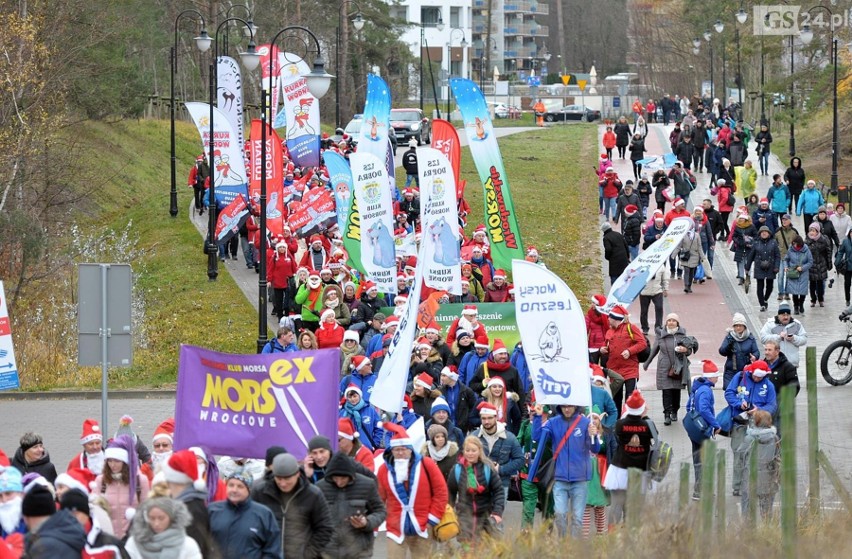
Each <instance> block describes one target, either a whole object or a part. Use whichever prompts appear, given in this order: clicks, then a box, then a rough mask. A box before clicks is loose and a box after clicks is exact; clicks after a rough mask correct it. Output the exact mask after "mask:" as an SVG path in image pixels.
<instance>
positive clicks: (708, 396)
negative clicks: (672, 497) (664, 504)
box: [683, 359, 722, 501]
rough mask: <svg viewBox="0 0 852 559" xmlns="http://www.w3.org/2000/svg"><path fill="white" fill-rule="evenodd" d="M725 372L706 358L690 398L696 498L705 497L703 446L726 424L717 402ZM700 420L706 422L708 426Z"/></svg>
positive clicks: (688, 413)
mask: <svg viewBox="0 0 852 559" xmlns="http://www.w3.org/2000/svg"><path fill="white" fill-rule="evenodd" d="M720 376H722V373H720V372H719V368H718V367H717V366H716V364H715V363H713V362H712V361H710V360H709V359H705V360H704V361H702V367H701V374H700V375H699V376H698V377H697V378H696V379H695V380H693V381H692V392H691V394H690V395H689V399H688V400H687V401H686V416H685V417H684V418H683V427H684V429H686V434H687V436H689V442H690V443H691V444H692V468H693V470H694V471H695V484H694V485H693V486H692V500H693V501H697V500H699V499H700V498H701V471H702V465H701V447H702V446H703V445H704V441H706V440H707V439H710V438H714V437H715V436H716V435H717V434H718V433H719V431H721V428H722V426H721V425H720V424H719V422H718V421H717V420H716V402H715V397H714V396H713V387H714V386H716V382H718V380H719V377H720ZM699 422H703V423H704V424H705V426H704V428H702V427H701V426H700V425H699Z"/></svg>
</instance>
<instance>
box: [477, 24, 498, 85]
mask: <svg viewBox="0 0 852 559" xmlns="http://www.w3.org/2000/svg"><path fill="white" fill-rule="evenodd" d="M488 40H489V43H488V44H490V45H492V46H491V52H492V53H493V54H497V40H496V39H494V38H493V37H490V38H489V39H488ZM488 44H485V43H483V45H482V49H481V50H480V51H479V89H480V90H482V86H483V83H484V79H485V70H486V68H485V49H486V48H488Z"/></svg>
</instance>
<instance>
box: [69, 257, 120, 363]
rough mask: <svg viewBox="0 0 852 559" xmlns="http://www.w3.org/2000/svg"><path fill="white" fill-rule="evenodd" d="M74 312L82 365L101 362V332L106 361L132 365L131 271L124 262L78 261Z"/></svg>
mask: <svg viewBox="0 0 852 559" xmlns="http://www.w3.org/2000/svg"><path fill="white" fill-rule="evenodd" d="M78 275H79V278H78V287H77V295H78V297H79V298H78V301H79V302H80V303H79V308H78V311H77V326H78V352H77V353H78V355H77V363H78V364H79V365H82V366H94V365H101V364H103V359H102V357H103V353H102V350H103V348H102V347H101V345H102V341H103V337H104V336H103V334H105V337H106V347H107V355H106V364H107V365H109V366H113V367H129V366H131V365H132V364H133V344H132V341H131V320H130V303H131V297H132V295H131V293H132V279H133V278H132V271H131V269H130V266H129V265H127V264H80V266H79V268H78Z"/></svg>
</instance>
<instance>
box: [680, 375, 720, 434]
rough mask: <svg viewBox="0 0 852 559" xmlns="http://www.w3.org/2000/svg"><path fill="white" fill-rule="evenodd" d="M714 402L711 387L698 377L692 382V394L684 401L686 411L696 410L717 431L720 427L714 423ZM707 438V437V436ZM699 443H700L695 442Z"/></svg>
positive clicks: (702, 378) (706, 381)
mask: <svg viewBox="0 0 852 559" xmlns="http://www.w3.org/2000/svg"><path fill="white" fill-rule="evenodd" d="M715 402H716V400H715V397H714V396H713V385H711V384H710V381H708V380H707V379H706V378H704V377H698V378H697V379H695V380H694V381H692V393H691V394H690V395H689V399H688V400H687V401H686V411H687V412H690V411H692V410H696V411H697V412H698V413H700V414H701V417H702V418H704V421H706V422H707V425H709V426H710V427H712V428H713V429H719V428H720V427H721V425H719V422H718V421H716V403H715ZM708 438H709V436H708ZM696 442H701V441H696Z"/></svg>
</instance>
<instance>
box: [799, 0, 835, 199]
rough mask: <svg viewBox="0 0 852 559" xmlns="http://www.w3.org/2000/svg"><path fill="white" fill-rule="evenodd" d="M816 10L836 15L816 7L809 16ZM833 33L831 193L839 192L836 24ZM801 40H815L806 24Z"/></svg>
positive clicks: (800, 36)
mask: <svg viewBox="0 0 852 559" xmlns="http://www.w3.org/2000/svg"><path fill="white" fill-rule="evenodd" d="M816 10H825V11H826V12H828V21H830V22H831V21H833V17H834V14H833V13H832V12H831V10H830V9H829V8H828V7H826V6H814V7H813V8H811V9H810V10H808V14H810V13H811V12H814V11H816ZM829 29H830V31H831V60H832V64H834V81H833V84H832V85H833V88H832V89H833V104H832V126H831V192H837V184H838V179H837V129H838V126H837V38H836V37H835V36H834V24H831V25H829ZM799 38H800V39H801V40H802V43H803V44H805V45H808V44H810V42H811V41H812V40H813V38H814V32H813V31H812V30H811V26H810V25H808V24H805V25H803V26H802V30H801V31H799Z"/></svg>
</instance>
